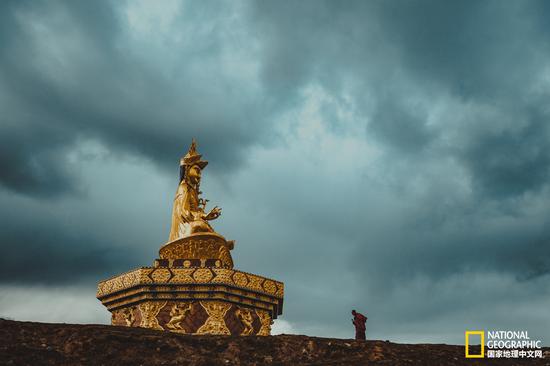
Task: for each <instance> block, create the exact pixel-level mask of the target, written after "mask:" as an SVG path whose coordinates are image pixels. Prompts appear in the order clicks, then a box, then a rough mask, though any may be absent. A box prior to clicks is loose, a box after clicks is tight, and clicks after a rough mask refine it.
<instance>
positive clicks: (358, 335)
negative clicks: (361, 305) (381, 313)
mask: <svg viewBox="0 0 550 366" xmlns="http://www.w3.org/2000/svg"><path fill="white" fill-rule="evenodd" d="M351 315H353V319H352V320H351V322H352V323H353V325H355V339H362V340H365V339H366V336H365V331H366V330H367V325H366V323H367V317H366V316H364V315H363V314H361V313H358V312H356V311H355V310H352V311H351Z"/></svg>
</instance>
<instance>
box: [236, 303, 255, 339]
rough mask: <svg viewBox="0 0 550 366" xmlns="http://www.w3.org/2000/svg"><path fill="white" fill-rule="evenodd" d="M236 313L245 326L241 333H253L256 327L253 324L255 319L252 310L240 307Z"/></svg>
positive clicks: (245, 334)
mask: <svg viewBox="0 0 550 366" xmlns="http://www.w3.org/2000/svg"><path fill="white" fill-rule="evenodd" d="M235 315H237V318H239V320H240V321H241V323H242V325H243V326H244V329H243V331H242V332H241V335H244V336H247V335H251V334H252V333H253V332H254V327H253V326H252V322H253V321H254V319H253V318H252V313H251V312H250V310H249V309H242V308H238V309H237V310H236V311H235Z"/></svg>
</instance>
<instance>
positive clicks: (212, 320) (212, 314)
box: [197, 301, 231, 335]
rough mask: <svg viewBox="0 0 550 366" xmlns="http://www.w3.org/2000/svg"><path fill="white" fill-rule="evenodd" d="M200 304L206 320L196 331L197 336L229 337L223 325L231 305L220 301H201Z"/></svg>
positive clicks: (228, 332) (227, 329)
mask: <svg viewBox="0 0 550 366" xmlns="http://www.w3.org/2000/svg"><path fill="white" fill-rule="evenodd" d="M200 304H201V306H202V307H203V308H204V310H206V313H207V314H208V319H206V322H205V323H204V324H203V325H202V326H201V327H200V328H199V329H198V330H197V334H222V335H230V334H231V332H230V331H229V328H227V325H226V324H225V320H224V317H225V314H226V313H227V311H228V310H229V308H230V307H231V304H228V303H225V302H220V301H207V302H203V301H201V302H200Z"/></svg>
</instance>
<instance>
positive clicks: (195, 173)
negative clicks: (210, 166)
mask: <svg viewBox="0 0 550 366" xmlns="http://www.w3.org/2000/svg"><path fill="white" fill-rule="evenodd" d="M187 176H188V177H189V182H191V184H193V185H196V184H199V183H200V181H201V168H200V167H199V166H198V165H193V166H192V167H191V168H189V170H188V171H187Z"/></svg>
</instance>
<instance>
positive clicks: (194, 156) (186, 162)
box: [180, 139, 208, 169]
mask: <svg viewBox="0 0 550 366" xmlns="http://www.w3.org/2000/svg"><path fill="white" fill-rule="evenodd" d="M201 157H202V155H201V154H199V153H198V152H197V142H196V141H195V139H193V140H192V141H191V146H189V151H188V152H187V154H185V156H183V157H182V158H181V159H180V165H183V166H188V167H189V166H192V165H198V166H199V167H200V168H201V169H204V167H205V166H206V165H208V161H206V160H201Z"/></svg>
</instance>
